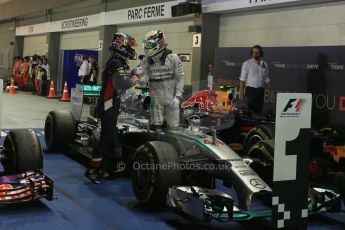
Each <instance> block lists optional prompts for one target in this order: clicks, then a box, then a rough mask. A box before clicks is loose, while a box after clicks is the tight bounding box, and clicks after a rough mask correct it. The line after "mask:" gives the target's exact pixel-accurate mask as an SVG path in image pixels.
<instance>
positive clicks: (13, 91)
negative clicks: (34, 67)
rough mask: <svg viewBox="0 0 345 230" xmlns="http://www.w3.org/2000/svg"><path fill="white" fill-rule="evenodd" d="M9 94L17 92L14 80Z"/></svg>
mask: <svg viewBox="0 0 345 230" xmlns="http://www.w3.org/2000/svg"><path fill="white" fill-rule="evenodd" d="M8 93H9V94H12V95H13V94H16V89H15V88H14V80H13V79H12V80H11V86H10V90H9V91H8Z"/></svg>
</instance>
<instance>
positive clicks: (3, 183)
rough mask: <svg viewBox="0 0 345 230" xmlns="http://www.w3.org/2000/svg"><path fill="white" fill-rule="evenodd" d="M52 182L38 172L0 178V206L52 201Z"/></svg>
mask: <svg viewBox="0 0 345 230" xmlns="http://www.w3.org/2000/svg"><path fill="white" fill-rule="evenodd" d="M53 185H54V182H53V180H51V179H50V178H49V177H47V176H46V175H44V174H43V173H42V172H39V171H29V172H26V173H23V174H18V175H6V176H1V177H0V205H4V204H14V203H23V202H29V201H35V200H38V199H40V198H46V199H47V200H53V198H54V197H53Z"/></svg>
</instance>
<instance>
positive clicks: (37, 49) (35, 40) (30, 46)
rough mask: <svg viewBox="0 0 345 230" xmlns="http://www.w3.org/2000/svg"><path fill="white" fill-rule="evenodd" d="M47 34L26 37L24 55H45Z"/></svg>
mask: <svg viewBox="0 0 345 230" xmlns="http://www.w3.org/2000/svg"><path fill="white" fill-rule="evenodd" d="M47 48H48V46H47V36H46V35H42V36H33V37H24V49H23V56H24V57H25V56H32V55H34V54H37V55H45V54H46V53H47V50H48V49H47Z"/></svg>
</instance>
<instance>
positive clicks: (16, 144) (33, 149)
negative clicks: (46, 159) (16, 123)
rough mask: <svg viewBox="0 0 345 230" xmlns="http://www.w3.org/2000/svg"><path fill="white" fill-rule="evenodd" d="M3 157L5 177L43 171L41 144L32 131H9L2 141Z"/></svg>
mask: <svg viewBox="0 0 345 230" xmlns="http://www.w3.org/2000/svg"><path fill="white" fill-rule="evenodd" d="M4 155H5V157H4V160H3V165H4V172H5V174H6V175H8V174H19V173H25V172H27V171H31V170H42V169H43V155H42V148H41V144H40V141H39V139H38V136H37V135H36V133H35V132H34V131H33V130H32V129H18V130H13V131H10V132H9V133H8V134H7V136H6V138H5V140H4Z"/></svg>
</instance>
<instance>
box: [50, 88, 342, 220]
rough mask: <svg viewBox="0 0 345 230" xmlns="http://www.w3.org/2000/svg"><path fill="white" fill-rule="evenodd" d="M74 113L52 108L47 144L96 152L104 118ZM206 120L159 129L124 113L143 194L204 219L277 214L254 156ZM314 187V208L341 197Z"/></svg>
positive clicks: (123, 136) (127, 153) (130, 160)
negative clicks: (220, 185)
mask: <svg viewBox="0 0 345 230" xmlns="http://www.w3.org/2000/svg"><path fill="white" fill-rule="evenodd" d="M79 91H82V90H79ZM81 94H82V92H81ZM81 98H83V96H82V95H79V96H78V95H72V104H74V105H75V106H76V105H77V104H79V105H80V103H81V104H82V100H81ZM73 100H75V101H74V102H73ZM77 107H78V108H80V109H82V107H80V106H77ZM72 111H73V106H72ZM73 114H80V111H78V112H77V113H75V110H74V112H73V113H71V112H69V111H64V112H61V111H52V112H50V113H49V114H48V116H47V119H46V124H45V139H46V143H47V147H48V149H49V150H51V151H56V150H68V149H73V150H74V151H76V152H78V153H80V154H83V155H85V156H88V157H90V156H91V152H92V151H93V149H94V148H95V144H96V143H97V142H98V138H99V133H100V124H99V122H98V120H97V118H95V117H92V116H89V117H88V118H87V119H86V120H81V119H80V116H79V117H76V116H74V115H73ZM218 118H219V117H218V115H217V120H219V119H218ZM220 120H222V119H220ZM226 121H227V119H226ZM200 124H202V122H200V120H199V118H196V119H192V118H191V119H190V120H189V125H188V127H184V128H182V127H181V128H179V129H175V130H163V131H155V130H151V129H150V126H149V121H148V120H147V119H143V118H138V117H136V116H135V115H132V114H128V113H124V112H123V113H121V114H120V116H119V119H118V125H117V127H118V128H117V130H114V132H118V133H119V136H120V140H121V144H122V151H123V156H124V161H126V162H127V168H129V169H130V171H131V180H132V186H133V191H134V194H135V196H136V198H137V200H138V201H139V202H140V203H142V204H145V205H148V206H149V207H153V206H155V207H157V206H163V205H166V204H167V203H168V204H169V205H170V206H172V207H173V208H175V209H178V210H180V211H182V212H184V213H186V214H187V215H189V216H191V217H194V218H197V219H199V220H201V221H204V222H207V221H210V220H212V219H216V220H221V221H225V220H249V219H253V218H262V217H268V216H271V213H272V212H271V208H270V204H271V194H272V190H271V188H270V186H269V185H267V184H266V183H265V182H264V181H263V180H262V179H261V178H260V177H259V176H258V175H257V174H256V172H255V171H253V170H252V168H251V167H250V163H251V160H249V159H243V158H241V157H240V156H239V155H238V154H237V153H236V152H235V151H233V150H232V149H231V148H230V147H229V146H228V145H226V144H225V143H224V142H223V141H221V140H220V139H218V138H217V136H216V131H215V129H213V128H212V127H202V126H200ZM229 124H231V122H229ZM216 179H219V180H222V181H223V184H224V185H225V186H227V187H232V188H233V189H234V191H235V194H233V196H231V195H228V194H226V193H222V192H219V191H216V190H215V188H216ZM310 191H311V192H310V194H311V198H310V210H309V211H310V213H320V212H324V211H327V210H331V209H333V208H334V207H335V206H336V204H338V203H340V197H339V195H338V194H335V193H333V192H331V191H326V190H318V189H314V188H311V189H310ZM254 201H255V202H256V201H258V202H261V203H263V205H262V206H261V208H259V209H258V208H257V207H256V206H255V205H253V202H254Z"/></svg>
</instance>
